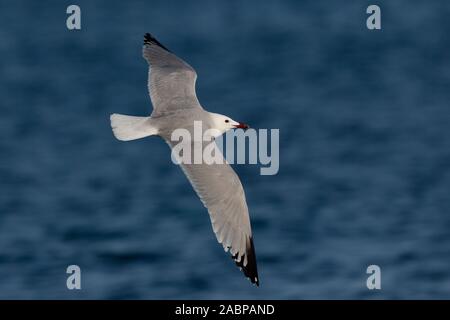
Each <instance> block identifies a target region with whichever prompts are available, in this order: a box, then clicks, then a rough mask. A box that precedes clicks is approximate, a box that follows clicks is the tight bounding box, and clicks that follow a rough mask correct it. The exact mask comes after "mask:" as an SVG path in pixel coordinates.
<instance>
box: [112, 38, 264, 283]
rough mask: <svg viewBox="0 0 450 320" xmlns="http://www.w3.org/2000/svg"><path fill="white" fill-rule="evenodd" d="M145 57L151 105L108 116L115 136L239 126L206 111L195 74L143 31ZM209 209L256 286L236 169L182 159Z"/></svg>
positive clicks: (224, 241) (218, 232)
mask: <svg viewBox="0 0 450 320" xmlns="http://www.w3.org/2000/svg"><path fill="white" fill-rule="evenodd" d="M143 56H144V58H145V59H146V60H147V62H148V63H149V66H150V68H149V81H148V89H149V93H150V98H151V101H152V104H153V112H152V114H151V116H149V117H134V116H125V115H119V114H113V115H111V126H112V128H113V132H114V135H115V136H116V138H117V139H119V140H122V141H128V140H134V139H139V138H143V137H147V136H151V135H159V136H160V137H162V138H163V139H164V140H165V141H166V142H167V143H168V144H169V145H170V146H171V147H173V142H172V141H171V139H170V137H171V134H172V132H173V131H174V130H175V129H179V128H183V129H187V130H188V131H190V132H191V133H192V132H193V126H194V121H201V122H202V129H203V130H207V129H216V130H218V132H220V134H222V133H224V132H226V131H227V130H230V129H233V128H236V127H239V126H240V125H241V124H239V123H238V122H236V121H234V120H232V119H231V118H229V117H227V116H224V115H220V114H217V113H211V112H208V111H206V110H204V109H203V108H202V107H201V105H200V103H199V101H198V99H197V95H196V93H195V81H196V79H197V74H196V73H195V71H194V69H193V68H192V67H191V66H189V65H188V64H187V63H186V62H184V61H183V60H181V59H180V58H178V57H177V56H175V55H174V54H173V53H171V52H170V51H169V50H168V49H167V48H165V47H164V46H163V45H162V44H161V43H159V42H158V41H157V40H156V39H155V38H153V37H152V36H151V35H150V34H146V35H145V41H144V47H143ZM181 167H182V169H183V171H184V173H185V174H186V176H187V177H188V179H189V181H190V182H191V184H192V186H193V187H194V189H195V191H196V192H197V194H198V196H199V197H200V199H201V200H202V202H203V204H204V205H205V207H206V208H207V209H208V212H209V215H210V218H211V223H212V226H213V230H214V233H215V234H216V237H217V240H218V241H219V242H220V243H221V244H222V245H223V247H224V249H225V251H228V250H229V251H230V252H231V254H232V257H233V259H234V260H235V262H236V264H237V265H238V266H239V267H240V268H241V269H242V271H243V272H244V274H245V275H246V276H247V277H248V278H249V279H250V281H251V282H252V283H255V284H256V285H259V279H258V272H257V267H256V257H255V251H254V246H253V240H252V239H253V238H252V231H251V227H250V219H249V214H248V208H247V203H246V200H245V194H244V189H243V187H242V184H241V182H240V180H239V177H238V176H237V175H236V173H235V172H234V170H233V169H232V168H231V167H230V166H229V165H228V164H227V163H226V161H223V164H181Z"/></svg>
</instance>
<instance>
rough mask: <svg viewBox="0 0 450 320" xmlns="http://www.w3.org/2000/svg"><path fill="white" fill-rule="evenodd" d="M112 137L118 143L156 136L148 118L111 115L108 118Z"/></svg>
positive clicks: (156, 132) (155, 129)
mask: <svg viewBox="0 0 450 320" xmlns="http://www.w3.org/2000/svg"><path fill="white" fill-rule="evenodd" d="M110 119H111V127H112V130H113V133H114V136H115V137H116V138H117V139H118V140H120V141H130V140H136V139H140V138H145V137H148V136H152V135H155V134H158V129H157V128H155V127H154V126H152V124H151V121H150V120H151V118H150V117H134V116H126V115H123V114H117V113H113V114H112V115H111V117H110Z"/></svg>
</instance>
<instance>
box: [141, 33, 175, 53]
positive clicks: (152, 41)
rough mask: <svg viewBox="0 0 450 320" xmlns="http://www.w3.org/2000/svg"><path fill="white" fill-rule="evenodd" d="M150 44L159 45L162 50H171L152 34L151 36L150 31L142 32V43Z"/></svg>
mask: <svg viewBox="0 0 450 320" xmlns="http://www.w3.org/2000/svg"><path fill="white" fill-rule="evenodd" d="M152 44H154V45H157V46H158V47H161V48H163V49H164V50H166V51H169V52H171V51H170V50H169V49H167V48H166V47H165V46H163V44H162V43H161V42H159V41H158V40H156V38H155V37H154V36H152V35H151V34H150V33H148V32H147V33H146V34H144V45H152Z"/></svg>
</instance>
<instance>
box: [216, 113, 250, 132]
mask: <svg viewBox="0 0 450 320" xmlns="http://www.w3.org/2000/svg"><path fill="white" fill-rule="evenodd" d="M210 115H211V118H212V120H213V123H214V129H217V130H219V131H220V132H221V133H225V132H227V131H228V130H230V129H244V130H247V129H248V128H249V126H248V125H246V124H245V123H242V122H237V121H234V120H233V119H231V118H230V117H227V116H224V115H223V114H219V113H210Z"/></svg>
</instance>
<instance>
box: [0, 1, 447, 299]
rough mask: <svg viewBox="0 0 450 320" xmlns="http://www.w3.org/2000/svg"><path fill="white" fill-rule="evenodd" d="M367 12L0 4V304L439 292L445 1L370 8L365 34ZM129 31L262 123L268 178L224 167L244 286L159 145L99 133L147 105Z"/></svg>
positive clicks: (218, 106)
mask: <svg viewBox="0 0 450 320" xmlns="http://www.w3.org/2000/svg"><path fill="white" fill-rule="evenodd" d="M70 4H77V5H79V6H80V8H81V27H82V29H81V30H79V31H69V30H68V29H67V28H66V18H67V17H68V15H67V14H66V8H67V6H69V5H70ZM370 4H375V3H372V2H370V1H337V0H332V1H294V0H292V1H274V0H268V1H256V0H253V1H219V0H214V1H212V0H200V1H190V2H189V3H188V2H187V1H181V0H180V1H170V2H168V1H130V2H128V1H126V2H125V1H122V2H120V3H119V2H112V1H111V2H110V1H87V0H77V1H75V2H73V1H39V2H37V1H34V2H33V1H8V2H7V1H2V3H1V4H0V57H1V62H0V97H1V99H0V111H1V114H0V298H3V299H51V298H58V299H216V298H218V299H239V298H245V299H286V298H287V299H388V298H390V299H435V298H443V299H446V298H450V54H449V52H450V37H449V35H448V32H449V30H450V22H449V19H448V17H449V15H450V2H449V1H446V0H436V1H406V0H397V1H387V0H379V1H376V4H378V5H379V6H380V7H381V23H382V29H381V30H378V31H370V30H368V29H367V28H366V18H367V17H368V14H366V8H367V6H368V5H370ZM145 32H151V33H152V34H154V35H155V36H156V37H157V38H158V39H159V40H160V41H161V42H162V43H163V44H164V45H166V46H167V47H168V48H170V49H171V50H172V51H174V52H175V53H176V54H178V55H179V56H180V57H182V58H184V59H185V60H186V61H188V62H189V63H190V64H191V65H192V66H193V67H194V68H195V69H196V70H197V73H198V81H197V93H198V96H199V99H200V101H201V103H202V105H203V106H204V107H205V108H206V109H208V110H209V111H212V112H219V113H224V114H227V115H229V116H231V117H232V118H233V119H238V120H240V121H243V122H246V123H249V124H250V125H251V126H252V127H254V128H265V129H271V128H277V129H280V170H279V172H278V174H277V175H273V176H262V175H260V174H259V172H260V171H259V169H260V166H259V165H235V166H234V168H235V170H236V171H237V172H238V174H239V176H240V177H241V180H242V183H243V185H244V188H245V191H246V195H247V202H248V205H249V209H250V215H251V221H252V226H253V235H254V242H255V246H256V255H257V261H258V270H259V274H260V281H261V286H260V287H259V288H256V287H254V286H252V285H251V284H250V282H249V281H248V280H247V279H245V277H244V276H243V275H242V274H241V273H240V271H239V270H238V269H237V268H236V267H235V265H234V263H233V261H232V260H231V259H230V258H229V257H228V254H226V253H224V251H223V249H222V247H221V246H220V245H219V244H218V243H217V242H216V239H215V236H214V234H213V232H212V228H211V224H210V221H209V217H208V215H207V212H206V210H205V208H203V206H202V204H201V202H200V201H199V199H198V198H197V197H196V195H195V193H194V191H193V190H192V188H191V186H190V184H189V183H188V181H187V179H186V178H185V176H184V175H183V173H182V171H181V170H180V168H178V167H177V166H176V165H174V164H173V163H172V162H171V161H170V152H169V149H168V147H167V145H166V144H165V143H164V142H163V141H162V140H161V139H159V138H157V137H151V138H147V139H142V140H137V141H132V142H128V143H123V142H119V141H117V140H115V139H114V137H113V135H112V132H111V128H110V123H109V115H110V114H111V113H114V112H118V113H125V114H131V115H146V114H148V113H149V112H150V111H151V103H150V100H149V97H148V94H147V88H146V82H147V64H146V62H145V61H144V60H143V58H142V57H141V48H142V39H143V34H144V33H145ZM72 264H75V265H78V266H80V268H81V286H82V288H81V290H68V289H67V287H66V279H67V277H68V274H66V268H67V266H69V265H72ZM372 264H375V265H378V266H379V267H380V268H381V290H368V288H367V287H366V280H367V277H368V276H369V275H368V274H367V273H366V268H367V267H368V266H369V265H372Z"/></svg>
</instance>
